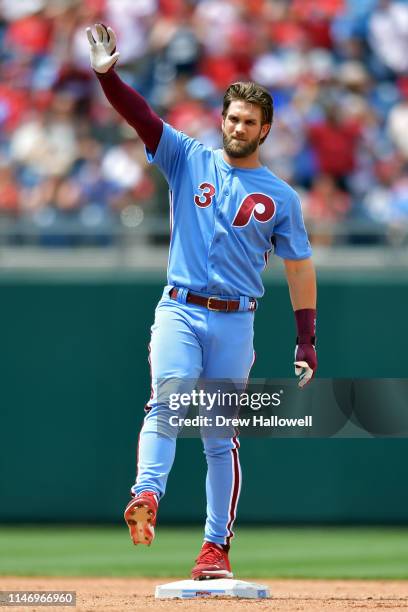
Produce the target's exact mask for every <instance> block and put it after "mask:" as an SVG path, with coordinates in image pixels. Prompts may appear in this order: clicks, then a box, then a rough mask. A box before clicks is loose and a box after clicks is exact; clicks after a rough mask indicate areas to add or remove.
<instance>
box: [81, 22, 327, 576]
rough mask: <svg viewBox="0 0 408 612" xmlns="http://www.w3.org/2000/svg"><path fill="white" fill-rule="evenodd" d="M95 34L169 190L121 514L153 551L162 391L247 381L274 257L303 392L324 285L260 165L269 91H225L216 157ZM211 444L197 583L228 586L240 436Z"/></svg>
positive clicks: (115, 99)
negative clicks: (157, 291) (162, 111)
mask: <svg viewBox="0 0 408 612" xmlns="http://www.w3.org/2000/svg"><path fill="white" fill-rule="evenodd" d="M87 35H88V40H89V44H90V55H91V65H92V68H93V69H94V71H95V72H96V74H97V76H98V79H99V81H100V84H101V86H102V88H103V91H104V92H105V95H106V97H107V98H108V100H109V101H110V103H111V104H112V106H113V107H114V108H115V109H116V110H117V111H118V112H119V113H120V115H122V117H123V118H124V119H125V120H126V121H127V122H128V123H129V124H130V125H131V126H132V127H133V128H134V129H135V130H136V132H137V133H138V135H139V136H140V138H141V139H142V141H143V142H144V144H145V147H146V156H147V161H148V162H149V163H154V164H156V165H157V166H158V167H159V168H160V170H161V171H162V172H163V174H164V176H165V177H166V179H167V181H168V184H169V188H170V222H171V239H170V252H169V262H168V281H167V282H168V284H167V285H166V286H165V288H164V290H163V295H162V298H161V299H160V301H159V303H158V305H157V308H156V312H155V320H154V324H153V326H152V330H151V332H152V334H151V342H150V345H149V362H150V366H151V376H152V395H151V398H150V400H149V402H148V404H147V406H146V409H145V410H146V416H145V419H144V422H143V426H142V429H141V432H140V436H139V443H138V463H137V477H136V483H135V484H134V486H133V487H132V489H131V493H132V496H133V498H132V499H131V501H130V502H129V504H128V506H127V507H126V510H125V515H124V516H125V520H126V522H127V524H128V526H129V530H130V535H131V538H132V540H133V543H134V544H147V545H150V544H151V542H152V540H153V538H154V527H155V524H156V516H157V509H158V503H159V501H160V499H161V498H162V497H163V495H164V493H165V489H166V482H167V477H168V475H169V472H170V470H171V467H172V464H173V460H174V456H175V449H176V436H175V435H174V433H169V429H168V423H169V418H170V416H172V415H174V412H173V411H172V410H171V409H170V406H169V401H166V400H165V398H163V397H162V396H161V394H159V393H158V386H159V382H160V381H163V380H164V381H166V380H172V381H176V382H174V384H175V385H177V384H178V385H179V387H178V390H182V391H185V390H186V389H187V390H188V389H189V388H190V389H191V388H192V387H193V386H194V384H195V381H197V380H198V379H204V380H211V379H233V380H242V381H246V380H247V379H248V376H249V372H250V369H251V366H252V364H253V362H254V350H253V324H254V313H255V310H256V307H257V300H258V299H259V298H261V297H262V295H263V292H264V288H263V285H262V280H261V273H262V271H263V270H264V268H265V266H266V264H267V261H268V257H269V255H270V253H272V252H274V253H276V254H277V255H278V256H279V257H281V258H283V259H284V263H285V270H286V276H287V280H288V285H289V292H290V297H291V301H292V305H293V309H294V312H295V319H296V326H297V342H296V349H295V373H296V375H298V376H299V379H300V380H299V386H304V385H305V384H307V383H308V382H309V381H310V380H311V378H312V376H313V374H314V372H315V370H316V367H317V359H316V351H315V346H314V345H315V321H316V280H315V272H314V267H313V263H312V261H311V249H310V244H309V241H308V237H307V234H306V231H305V227H304V223H303V217H302V211H301V206H300V202H299V198H298V195H297V194H296V192H295V191H294V190H293V189H292V188H291V187H290V186H289V185H288V184H287V183H285V182H284V181H283V180H281V179H279V178H278V177H277V176H275V175H274V174H273V173H272V172H271V171H270V170H269V169H268V168H266V167H265V166H262V165H261V163H260V161H259V147H260V145H261V144H262V143H263V142H264V140H265V139H266V137H267V136H268V134H269V131H270V129H271V124H272V118H273V102H272V98H271V96H270V94H269V93H268V91H267V90H266V89H264V88H263V87H260V86H258V85H256V84H254V83H241V82H239V83H234V84H232V85H231V86H230V87H229V88H228V89H227V91H226V92H225V95H224V103H223V111H222V118H221V129H222V134H223V148H222V150H216V151H214V150H210V149H208V148H206V147H204V146H203V145H202V144H200V143H199V142H197V141H196V140H195V139H193V138H189V137H188V136H186V135H185V134H183V133H182V132H179V131H177V130H175V129H173V128H172V127H171V126H170V125H168V124H167V123H164V122H163V121H162V120H161V119H160V118H159V117H158V116H157V115H156V114H155V113H154V111H153V110H152V109H151V108H150V107H149V105H148V104H147V102H146V101H145V100H144V99H143V97H142V96H140V95H139V94H138V93H137V92H136V91H134V90H133V89H132V88H130V87H128V86H127V85H126V84H125V83H123V82H122V81H121V79H120V78H119V76H118V75H117V73H116V72H115V69H114V66H115V64H116V62H117V60H118V58H119V53H118V52H117V51H116V38H115V34H114V32H113V31H112V29H111V28H109V27H108V28H106V27H105V26H103V25H102V24H97V25H96V26H95V32H94V33H93V32H92V30H91V28H88V29H87ZM177 381H178V382H177ZM174 390H175V389H174V388H173V389H172V391H174ZM203 444H204V452H205V456H206V460H207V467H208V470H207V478H206V494H207V520H206V523H205V532H204V542H203V545H202V548H201V551H200V553H199V555H198V558H197V559H196V562H195V565H194V567H193V569H192V573H191V576H192V578H193V579H198V580H201V579H206V578H231V577H232V576H233V574H232V571H231V566H230V562H229V558H228V552H229V547H230V541H231V538H232V537H233V531H232V529H233V524H234V520H235V516H236V509H237V503H238V498H239V494H240V489H241V469H240V464H239V457H238V449H239V442H238V437H237V435H231V437H229V438H227V437H223V438H218V437H212V436H211V437H205V438H203ZM186 503H187V500H186Z"/></svg>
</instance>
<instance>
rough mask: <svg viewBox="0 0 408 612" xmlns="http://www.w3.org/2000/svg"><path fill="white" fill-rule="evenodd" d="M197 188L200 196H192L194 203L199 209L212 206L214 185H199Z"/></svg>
mask: <svg viewBox="0 0 408 612" xmlns="http://www.w3.org/2000/svg"><path fill="white" fill-rule="evenodd" d="M198 188H199V190H200V191H201V194H200V195H197V194H196V195H195V196H194V202H195V203H196V204H197V206H199V207H200V208H207V206H210V204H212V199H213V197H214V195H215V187H214V185H211V183H201V185H199V187H198Z"/></svg>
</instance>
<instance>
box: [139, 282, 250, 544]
mask: <svg viewBox="0 0 408 612" xmlns="http://www.w3.org/2000/svg"><path fill="white" fill-rule="evenodd" d="M170 289H171V286H166V287H165V290H164V292H163V296H162V299H161V300H160V302H159V304H158V305H157V308H156V312H155V321H154V324H153V326H152V329H151V331H152V336H151V343H150V359H149V361H150V365H151V376H152V396H151V398H150V400H149V402H148V404H147V410H148V413H147V415H146V417H145V419H144V422H143V426H142V429H141V432H140V436H139V445H138V465H137V477H136V484H135V485H134V486H133V487H132V493H133V494H136V495H137V494H138V493H141V492H142V491H144V490H149V491H154V492H156V493H157V494H158V496H159V498H161V497H162V496H163V495H164V493H165V489H166V483H167V478H168V475H169V472H170V470H171V467H172V465H173V461H174V457H175V451H176V435H175V431H174V428H171V431H168V430H169V428H168V423H169V418H170V416H172V415H173V416H174V411H173V410H171V409H170V407H169V401H166V400H165V399H164V398H163V394H162V393H160V392H159V393H158V392H157V385H158V382H159V381H163V380H165V379H172V380H173V381H174V380H177V381H179V382H178V384H179V387H180V388H179V391H180V392H181V391H182V392H189V391H190V390H191V389H192V388H194V386H195V381H197V380H198V379H200V380H203V379H204V380H211V379H234V380H241V381H246V380H247V378H248V376H249V372H250V369H251V366H252V364H253V362H254V355H255V354H254V350H253V322H254V313H253V312H248V311H238V312H229V313H225V312H214V311H210V310H207V309H206V308H203V307H201V306H196V305H192V304H186V303H185V292H183V291H181V292H179V295H178V296H177V298H178V299H177V301H176V300H173V299H171V298H170V297H169V295H168V294H169V290H170ZM183 301H184V303H183ZM174 391H175V388H174V384H172V392H174ZM164 395H165V394H164ZM176 433H177V432H176ZM203 445H204V453H205V456H206V460H207V478H206V494H207V520H206V524H205V534H204V539H205V540H207V541H209V542H215V543H218V544H229V541H230V539H231V538H232V537H233V531H232V527H233V523H234V520H235V516H236V509H237V504H238V499H239V494H240V489H241V468H240V463H239V456H238V449H239V442H238V437H237V436H236V435H231V437H223V438H216V437H212V436H211V437H204V438H203Z"/></svg>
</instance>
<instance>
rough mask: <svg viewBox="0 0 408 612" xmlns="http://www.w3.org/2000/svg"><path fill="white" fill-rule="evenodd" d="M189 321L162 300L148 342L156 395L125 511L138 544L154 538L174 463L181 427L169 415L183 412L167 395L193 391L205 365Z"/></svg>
mask: <svg viewBox="0 0 408 612" xmlns="http://www.w3.org/2000/svg"><path fill="white" fill-rule="evenodd" d="M191 323H192V322H191V320H190V319H189V315H188V313H187V312H186V309H184V308H183V307H182V306H181V305H179V304H178V303H177V302H175V301H174V300H170V299H168V300H167V299H165V300H162V301H161V302H159V305H158V307H157V309H156V316H155V322H154V325H153V326H152V337H151V342H150V357H149V361H150V366H151V376H152V396H151V398H150V400H149V402H148V404H147V406H146V412H147V414H146V416H145V419H144V422H143V426H142V429H141V431H140V435H139V443H138V452H137V476H136V483H135V484H134V486H133V487H132V489H131V492H132V495H133V496H134V499H132V500H131V501H130V502H129V504H128V506H127V508H126V510H125V520H126V522H127V524H128V526H129V530H130V535H131V537H132V540H133V542H134V543H135V544H150V543H151V541H152V540H153V537H154V526H155V522H156V514H157V504H158V501H159V500H160V498H161V497H162V496H163V495H164V493H165V489H166V483H167V478H168V475H169V473H170V470H171V467H172V465H173V462H174V457H175V450H176V438H177V433H178V428H177V427H175V426H172V425H170V423H171V422H172V421H170V418H171V417H174V416H175V415H176V416H180V417H182V416H183V412H182V410H174V409H172V408H171V407H170V402H169V395H170V394H177V393H189V392H190V391H191V390H192V389H193V388H194V386H195V383H196V380H197V379H198V378H199V376H200V373H201V370H202V350H201V346H200V343H199V340H198V338H197V335H196V333H195V332H194V330H193V327H192V324H191ZM173 397H174V395H173Z"/></svg>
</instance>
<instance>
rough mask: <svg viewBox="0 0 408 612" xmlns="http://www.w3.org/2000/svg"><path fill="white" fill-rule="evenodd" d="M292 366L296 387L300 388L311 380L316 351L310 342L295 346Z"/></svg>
mask: <svg viewBox="0 0 408 612" xmlns="http://www.w3.org/2000/svg"><path fill="white" fill-rule="evenodd" d="M294 364H295V374H296V376H299V383H298V385H299V387H300V388H302V387H304V386H305V385H307V384H308V383H309V382H310V381H311V380H312V378H313V376H314V373H315V371H316V368H317V355H316V349H315V347H314V345H313V344H312V343H311V342H308V343H305V344H297V345H296V348H295V361H294Z"/></svg>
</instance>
